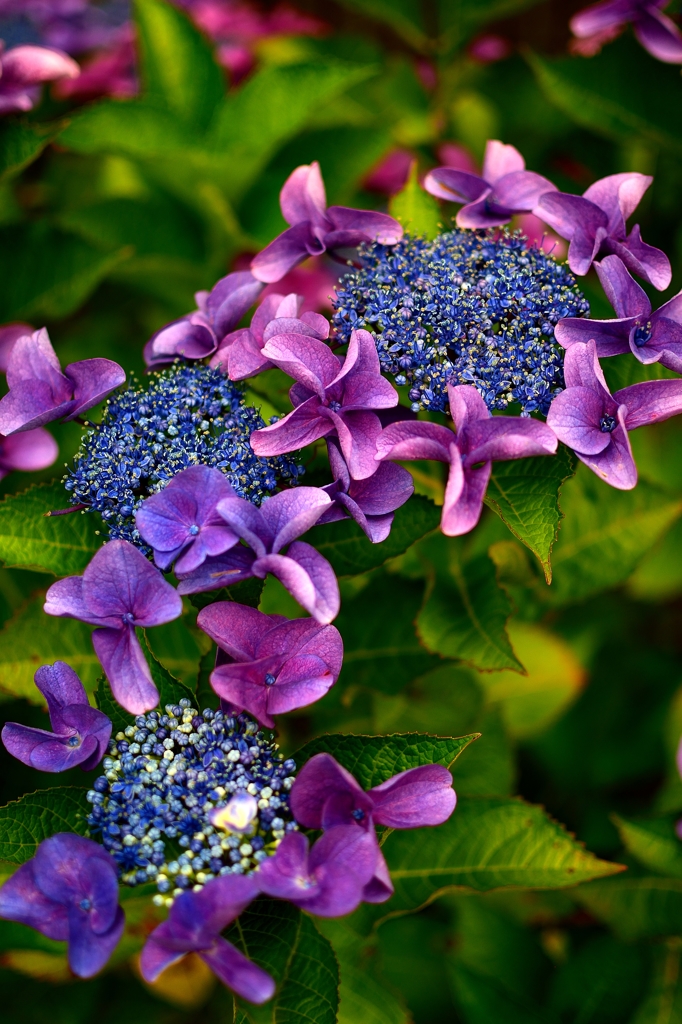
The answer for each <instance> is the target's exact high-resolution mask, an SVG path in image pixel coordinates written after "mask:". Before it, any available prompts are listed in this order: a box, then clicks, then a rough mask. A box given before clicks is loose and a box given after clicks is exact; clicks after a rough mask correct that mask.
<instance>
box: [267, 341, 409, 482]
mask: <svg viewBox="0 0 682 1024" xmlns="http://www.w3.org/2000/svg"><path fill="white" fill-rule="evenodd" d="M263 355H265V356H267V358H268V359H270V361H271V362H273V363H274V364H275V366H278V367H279V368H280V369H281V370H284V372H285V373H288V374H289V376H290V377H293V378H294V380H295V381H296V382H297V383H296V384H294V386H293V387H292V388H291V390H290V392H289V395H290V397H291V401H292V403H293V404H294V406H295V408H294V409H293V411H292V412H290V413H287V415H286V416H284V417H283V418H282V419H281V420H279V421H278V422H277V423H273V424H272V425H271V426H269V427H263V428H262V429H261V430H254V432H253V434H252V435H251V447H252V448H253V450H254V452H255V453H256V455H265V456H267V455H281V454H283V453H284V452H293V451H296V450H297V449H298V448H304V447H305V446H306V445H308V444H312V442H313V441H317V440H319V438H321V437H327V435H329V434H334V435H335V436H337V437H338V439H339V445H340V448H341V451H342V453H343V457H344V459H345V460H346V465H347V466H348V471H349V473H350V475H351V477H352V478H353V479H354V480H364V479H366V478H367V477H369V476H372V474H373V473H376V471H377V463H376V460H375V458H374V455H375V452H376V442H377V438H378V437H379V434H380V433H381V421H380V420H379V417H378V416H377V414H376V413H375V412H372V411H371V410H373V409H390V408H392V407H393V406H395V405H397V404H398V392H397V391H396V390H395V388H394V387H393V385H392V384H390V383H389V381H387V380H386V378H385V377H382V376H381V371H380V368H379V357H378V355H377V350H376V346H375V344H374V340H373V338H372V335H371V334H370V333H369V331H353V333H352V334H351V336H350V342H349V345H348V351H347V353H346V358H345V360H343V361H342V360H341V359H340V358H339V356H335V355H334V353H333V352H332V351H331V350H330V348H329V346H328V345H325V344H324V342H322V341H317V340H316V339H315V338H305V337H303V336H301V335H300V334H278V335H275V337H273V338H270V340H269V341H268V342H267V343H266V344H265V345H264V346H263Z"/></svg>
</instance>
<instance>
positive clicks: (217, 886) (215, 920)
mask: <svg viewBox="0 0 682 1024" xmlns="http://www.w3.org/2000/svg"><path fill="white" fill-rule="evenodd" d="M258 892H259V889H258V885H257V883H256V881H255V876H254V875H222V876H221V877H219V878H215V879H214V880H213V881H211V882H208V883H207V884H206V885H205V886H204V887H203V888H202V889H201V890H199V891H198V892H194V891H192V892H183V893H182V895H180V896H178V897H177V899H175V900H174V901H173V906H172V907H171V909H170V914H169V915H168V920H167V921H164V922H163V924H160V925H159V926H158V928H155V929H154V931H153V932H152V933H151V935H150V936H149V938H148V939H147V942H146V944H145V946H144V949H143V950H142V954H141V956H140V970H141V972H142V977H143V978H144V979H145V981H148V982H154V981H156V979H157V978H158V976H159V975H160V974H161V972H162V971H164V970H165V969H166V968H167V967H170V965H171V964H176V963H178V961H180V960H182V959H183V957H185V956H186V955H187V954H188V953H197V954H198V955H199V956H200V957H201V959H202V960H203V961H204V963H206V964H208V966H209V967H210V968H211V970H212V971H213V973H214V974H215V975H217V977H218V978H219V979H220V980H221V981H222V983H223V985H227V987H228V988H230V989H232V991H233V992H236V993H237V995H238V996H241V997H242V999H247V1000H248V1001H249V1002H251V1003H258V1004H260V1003H264V1002H266V1001H267V1000H268V999H270V998H272V996H273V995H274V992H275V983H274V981H273V980H272V978H271V977H270V975H269V974H266V973H265V971H263V970H261V968H260V967H257V966H256V965H255V964H253V963H251V961H250V960H247V959H246V957H245V956H244V954H243V953H240V952H239V950H238V949H237V948H236V947H235V946H233V945H232V943H231V942H228V941H227V939H224V938H223V937H222V935H221V932H222V931H223V930H224V929H225V928H227V926H228V925H229V924H230V923H231V922H232V921H234V920H235V918H237V917H239V915H240V914H241V912H242V911H243V910H245V909H246V907H248V905H249V903H250V902H251V901H252V900H253V899H254V898H255V897H256V896H257V895H258Z"/></svg>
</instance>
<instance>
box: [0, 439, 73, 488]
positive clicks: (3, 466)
mask: <svg viewBox="0 0 682 1024" xmlns="http://www.w3.org/2000/svg"><path fill="white" fill-rule="evenodd" d="M58 455H59V448H58V447H57V442H56V441H55V439H54V438H53V436H52V434H50V433H49V432H48V431H47V430H45V429H44V428H43V427H36V428H35V430H25V431H23V432H22V433H21V434H12V436H11V437H0V480H2V479H3V477H6V476H7V474H8V473H11V472H12V471H13V470H15V469H19V470H22V471H23V472H24V473H33V472H35V471H36V470H38V469H47V467H48V466H51V465H52V463H53V462H54V461H55V459H56V458H57V456H58Z"/></svg>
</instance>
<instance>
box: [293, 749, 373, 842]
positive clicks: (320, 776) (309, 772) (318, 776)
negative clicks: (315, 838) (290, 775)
mask: <svg viewBox="0 0 682 1024" xmlns="http://www.w3.org/2000/svg"><path fill="white" fill-rule="evenodd" d="M332 796H343V797H348V798H349V799H350V800H351V801H357V802H358V803H363V804H366V803H367V797H366V794H365V793H364V791H363V790H362V789H361V788H360V786H359V785H358V783H357V782H356V781H355V779H354V778H353V776H352V775H351V774H350V772H348V771H346V769H345V768H342V766H341V765H340V764H339V763H338V761H335V760H334V758H333V757H332V756H331V754H315V756H314V757H311V759H310V760H309V761H308V762H306V764H304V765H303V767H302V768H301V770H300V771H299V773H298V775H297V776H296V780H295V782H294V784H293V786H292V787H291V797H290V803H291V813H292V814H293V816H294V818H295V819H296V821H297V822H298V823H299V824H300V825H303V827H304V828H322V827H323V817H324V805H325V803H326V802H327V800H328V799H329V798H330V797H332ZM370 804H371V801H370Z"/></svg>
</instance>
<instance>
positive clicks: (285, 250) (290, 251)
mask: <svg viewBox="0 0 682 1024" xmlns="http://www.w3.org/2000/svg"><path fill="white" fill-rule="evenodd" d="M324 248H325V247H324V244H323V243H321V242H319V241H318V240H317V239H316V238H315V236H314V235H313V233H312V230H311V227H310V222H309V221H301V223H299V224H296V226H295V227H291V228H288V230H287V231H283V232H282V234H281V235H279V236H278V237H277V238H276V239H275V240H274V242H270V244H269V245H266V247H265V248H264V249H262V250H261V251H260V252H259V253H258V255H257V256H254V258H253V259H252V260H251V270H252V272H253V276H254V277H255V278H257V279H258V280H259V281H264V282H265V283H266V284H273V283H274V282H275V281H281V280H282V278H283V277H284V275H285V274H286V273H287V272H288V271H289V270H292V269H293V267H295V266H296V264H297V263H301V262H302V261H303V260H305V259H307V258H308V256H319V255H321V254H322V253H323V252H324Z"/></svg>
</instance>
